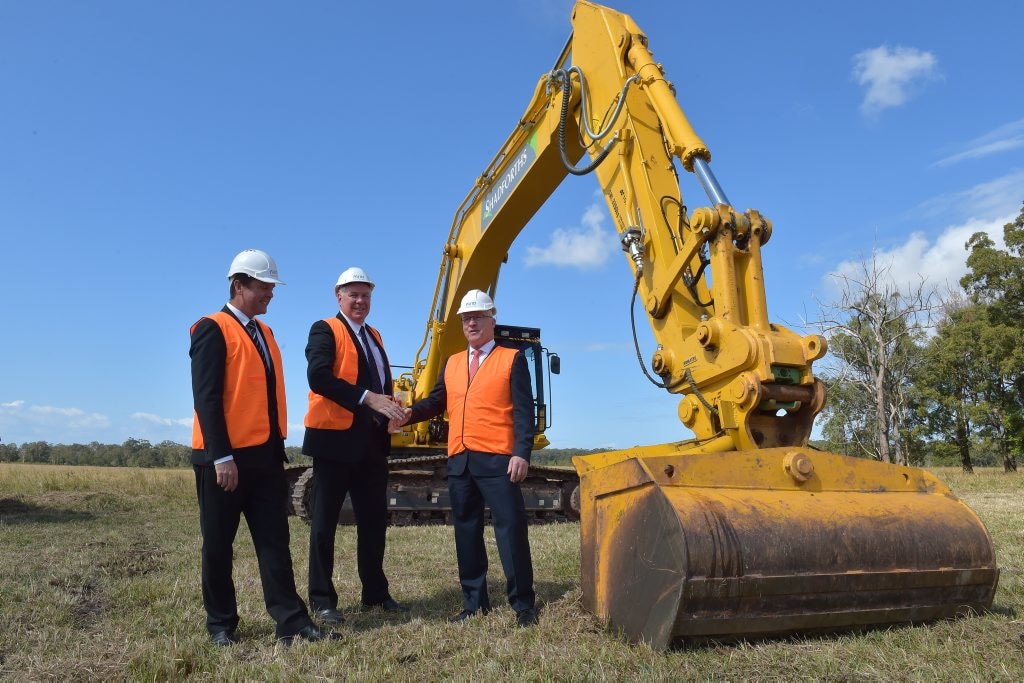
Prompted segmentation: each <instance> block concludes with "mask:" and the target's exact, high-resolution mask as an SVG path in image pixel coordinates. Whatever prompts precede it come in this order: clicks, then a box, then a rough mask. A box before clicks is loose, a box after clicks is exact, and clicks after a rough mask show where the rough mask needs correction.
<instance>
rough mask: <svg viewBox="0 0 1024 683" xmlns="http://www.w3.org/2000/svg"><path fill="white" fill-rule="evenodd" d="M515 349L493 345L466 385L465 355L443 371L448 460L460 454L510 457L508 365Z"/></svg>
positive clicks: (456, 357)
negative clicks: (493, 454) (470, 453)
mask: <svg viewBox="0 0 1024 683" xmlns="http://www.w3.org/2000/svg"><path fill="white" fill-rule="evenodd" d="M516 353H518V351H516V350H515V349H510V348H506V347H504V346H498V345H495V346H494V348H493V349H492V350H491V352H490V353H489V354H488V355H487V358H486V359H485V361H484V363H483V364H481V365H480V369H479V370H477V372H476V375H475V376H474V377H473V383H472V384H470V383H469V362H468V360H469V351H460V352H459V353H457V354H455V355H454V356H452V357H451V358H450V359H449V360H448V363H447V365H445V368H444V386H445V390H446V391H447V393H448V457H451V456H453V455H458V454H459V453H461V452H462V451H464V450H473V451H481V452H483V453H498V454H501V455H512V446H513V443H514V441H515V429H514V428H513V424H512V385H511V377H512V361H513V359H515V357H516Z"/></svg>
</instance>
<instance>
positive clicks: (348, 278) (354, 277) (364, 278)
mask: <svg viewBox="0 0 1024 683" xmlns="http://www.w3.org/2000/svg"><path fill="white" fill-rule="evenodd" d="M353 282H362V283H363V284H364V285H370V289H373V287H374V284H373V280H371V279H370V276H369V275H367V274H366V271H365V270H363V269H362V268H356V267H355V266H353V267H352V268H346V269H345V270H343V271H342V273H341V275H339V276H338V283H337V284H336V285H334V287H335V289H337V288H338V287H341V286H342V285H350V284H352V283H353Z"/></svg>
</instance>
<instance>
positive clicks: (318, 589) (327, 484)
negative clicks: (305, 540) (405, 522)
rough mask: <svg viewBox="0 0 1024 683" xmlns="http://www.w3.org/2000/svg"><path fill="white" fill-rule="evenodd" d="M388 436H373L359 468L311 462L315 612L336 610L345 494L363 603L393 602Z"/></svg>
mask: <svg viewBox="0 0 1024 683" xmlns="http://www.w3.org/2000/svg"><path fill="white" fill-rule="evenodd" d="M384 438H388V437H387V435H386V434H384V436H380V434H379V433H375V434H374V435H373V436H371V438H370V441H371V442H376V441H380V442H381V443H379V444H377V443H374V444H372V445H369V446H368V447H367V448H366V456H365V457H364V458H362V459H361V460H357V461H355V462H341V461H336V460H329V459H327V458H323V457H315V458H313V481H314V488H313V512H312V519H311V521H310V533H309V602H310V604H311V605H312V607H313V609H314V610H317V609H324V608H330V609H337V608H338V593H337V591H336V590H335V589H334V582H333V580H332V576H333V573H334V542H335V534H336V533H337V528H338V517H339V515H340V513H341V506H342V503H344V501H345V496H346V494H347V495H349V496H351V497H352V511H353V513H355V517H356V537H357V540H356V567H357V569H358V571H359V580H360V582H361V583H362V596H361V599H362V603H363V604H364V605H376V604H380V603H381V602H384V601H385V600H386V599H388V598H389V597H391V595H390V593H389V592H388V580H387V577H386V576H385V575H384V545H385V538H386V536H387V525H388V510H387V487H388V463H387V452H386V448H385V446H386V442H384V441H383V439H384Z"/></svg>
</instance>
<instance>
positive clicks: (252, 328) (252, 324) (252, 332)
mask: <svg viewBox="0 0 1024 683" xmlns="http://www.w3.org/2000/svg"><path fill="white" fill-rule="evenodd" d="M245 329H246V331H247V332H248V333H249V336H250V337H252V343H253V344H255V345H256V350H257V351H259V352H260V358H262V359H263V367H264V368H266V370H267V372H271V371H272V368H271V366H270V360H269V359H268V358H267V352H266V351H264V350H263V344H262V343H261V342H260V335H259V332H257V331H256V319H255V318H253V319H252V320H250V321H249V322H247V323H246V324H245Z"/></svg>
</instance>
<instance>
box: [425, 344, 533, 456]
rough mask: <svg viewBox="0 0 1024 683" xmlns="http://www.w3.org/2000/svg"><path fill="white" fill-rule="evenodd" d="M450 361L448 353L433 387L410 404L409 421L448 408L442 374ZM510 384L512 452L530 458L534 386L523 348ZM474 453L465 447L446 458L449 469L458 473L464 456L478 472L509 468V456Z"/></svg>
mask: <svg viewBox="0 0 1024 683" xmlns="http://www.w3.org/2000/svg"><path fill="white" fill-rule="evenodd" d="M499 345H500V344H499ZM451 362H452V358H451V357H449V358H448V360H447V361H445V366H444V367H443V368H441V374H440V376H439V377H438V378H437V382H436V383H435V384H434V388H433V389H431V390H430V394H429V395H428V396H427V397H426V398H424V399H423V400H422V401H418V402H417V403H416V404H415V405H413V407H412V415H411V416H410V417H409V422H408V424H414V423H416V422H422V421H423V420H429V419H430V418H432V417H437V416H438V415H440V414H441V413H443V412H444V411H445V410H446V409H447V408H448V389H447V387H446V386H445V383H444V375H445V372H446V370H447V368H448V363H451ZM484 362H485V363H486V362H487V361H486V360H485V361H484ZM460 371H462V372H466V373H468V372H469V367H468V366H467V367H465V368H461V369H460ZM509 384H510V388H511V391H512V430H513V434H514V435H515V436H514V438H513V442H512V455H518V456H519V457H520V458H523V459H524V460H526V461H527V462H529V460H530V454H531V453H532V451H533V428H534V415H533V386H532V384H531V383H530V368H529V366H528V365H527V363H526V357H525V356H523V352H522V351H519V352H518V353H516V356H515V358H514V359H513V360H512V373H511V376H510V378H509ZM474 455H480V454H479V453H478V452H477V451H469V450H467V451H464V452H463V453H460V454H459V455H455V456H452V457H450V458H448V472H449V473H450V474H461V473H462V471H463V470H464V469H465V463H466V461H467V460H468V464H469V467H470V471H471V472H472V473H473V474H479V475H481V476H497V475H499V474H504V473H506V471H507V470H508V461H509V458H510V457H511V456H507V455H506V456H501V455H497V454H490V453H487V454H483V455H486V456H487V457H484V458H480V457H474Z"/></svg>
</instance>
